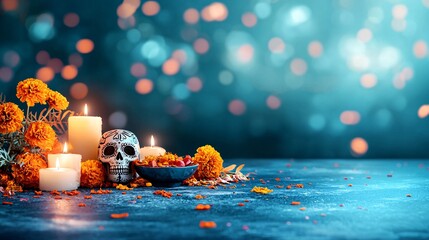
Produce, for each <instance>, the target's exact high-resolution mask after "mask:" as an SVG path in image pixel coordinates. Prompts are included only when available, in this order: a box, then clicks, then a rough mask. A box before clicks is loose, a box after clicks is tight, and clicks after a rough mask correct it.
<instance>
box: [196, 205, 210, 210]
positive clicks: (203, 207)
mask: <svg viewBox="0 0 429 240" xmlns="http://www.w3.org/2000/svg"><path fill="white" fill-rule="evenodd" d="M210 208H211V206H210V205H209V204H198V205H197V206H196V207H195V210H209V209H210Z"/></svg>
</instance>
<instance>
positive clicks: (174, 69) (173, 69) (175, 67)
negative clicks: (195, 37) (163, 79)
mask: <svg viewBox="0 0 429 240" xmlns="http://www.w3.org/2000/svg"><path fill="white" fill-rule="evenodd" d="M179 70H180V63H179V61H177V60H176V59H172V58H171V59H168V60H167V61H165V62H164V64H162V71H163V72H164V74H165V75H170V76H171V75H175V74H176V73H178V72H179Z"/></svg>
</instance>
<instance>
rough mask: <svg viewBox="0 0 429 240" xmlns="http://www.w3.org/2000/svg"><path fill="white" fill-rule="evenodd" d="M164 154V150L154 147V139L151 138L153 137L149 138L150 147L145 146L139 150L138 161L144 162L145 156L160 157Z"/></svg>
mask: <svg viewBox="0 0 429 240" xmlns="http://www.w3.org/2000/svg"><path fill="white" fill-rule="evenodd" d="M164 154H165V149H164V148H162V147H158V146H155V139H154V138H153V135H152V136H151V138H150V147H149V146H145V147H143V148H140V160H144V158H145V157H146V156H161V155H164Z"/></svg>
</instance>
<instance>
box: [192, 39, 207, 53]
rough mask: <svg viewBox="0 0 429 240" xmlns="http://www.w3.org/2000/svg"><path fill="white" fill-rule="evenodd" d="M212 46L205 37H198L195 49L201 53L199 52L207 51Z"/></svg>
mask: <svg viewBox="0 0 429 240" xmlns="http://www.w3.org/2000/svg"><path fill="white" fill-rule="evenodd" d="M209 48H210V44H209V42H208V41H207V40H206V39H204V38H198V39H197V40H195V42H194V49H195V52H197V53H199V54H204V53H206V52H207V51H208V50H209Z"/></svg>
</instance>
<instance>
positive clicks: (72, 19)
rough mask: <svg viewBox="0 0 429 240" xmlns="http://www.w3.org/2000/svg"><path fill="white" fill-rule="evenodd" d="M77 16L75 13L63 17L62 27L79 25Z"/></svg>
mask: <svg viewBox="0 0 429 240" xmlns="http://www.w3.org/2000/svg"><path fill="white" fill-rule="evenodd" d="M79 21H80V19H79V15H77V14H76V13H67V14H66V15H65V16H64V25H66V26H67V27H76V26H77V25H78V24H79Z"/></svg>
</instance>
